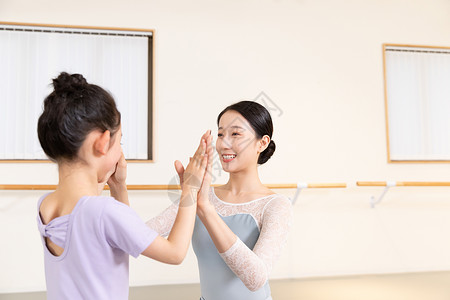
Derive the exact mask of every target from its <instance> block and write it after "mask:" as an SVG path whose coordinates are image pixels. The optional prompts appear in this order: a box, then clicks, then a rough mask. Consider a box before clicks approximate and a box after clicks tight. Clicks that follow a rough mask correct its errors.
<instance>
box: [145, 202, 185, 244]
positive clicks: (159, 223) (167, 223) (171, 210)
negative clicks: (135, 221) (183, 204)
mask: <svg viewBox="0 0 450 300" xmlns="http://www.w3.org/2000/svg"><path fill="white" fill-rule="evenodd" d="M179 204H180V201H179V200H178V201H177V202H175V203H173V204H172V205H170V206H169V207H168V208H166V209H165V210H164V211H163V212H162V213H160V214H159V215H157V216H156V217H153V218H152V219H150V220H148V221H147V222H145V224H146V225H147V226H148V227H150V228H151V229H153V230H154V231H156V232H157V233H158V234H159V235H161V236H163V237H167V236H168V235H169V233H170V231H171V230H172V226H173V223H174V222H175V218H176V217H177V213H178V205H179Z"/></svg>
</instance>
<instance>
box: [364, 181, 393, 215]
mask: <svg viewBox="0 0 450 300" xmlns="http://www.w3.org/2000/svg"><path fill="white" fill-rule="evenodd" d="M394 186H397V182H395V181H387V182H386V187H385V188H384V191H383V193H381V195H380V196H379V197H378V199H377V200H375V196H371V197H370V207H371V208H375V205H377V204H378V203H380V202H381V201H382V200H383V198H384V196H385V195H386V193H387V192H388V191H389V189H390V188H391V187H394Z"/></svg>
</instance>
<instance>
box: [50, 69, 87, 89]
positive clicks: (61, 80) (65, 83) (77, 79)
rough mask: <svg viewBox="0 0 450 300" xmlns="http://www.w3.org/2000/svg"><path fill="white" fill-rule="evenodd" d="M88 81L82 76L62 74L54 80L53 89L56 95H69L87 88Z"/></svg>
mask: <svg viewBox="0 0 450 300" xmlns="http://www.w3.org/2000/svg"><path fill="white" fill-rule="evenodd" d="M87 84H88V83H87V81H86V79H85V78H84V77H83V75H81V74H72V75H70V74H68V73H66V72H62V73H61V74H59V76H58V77H57V78H55V79H53V88H54V89H55V92H56V93H68V92H74V91H79V90H81V89H83V88H84V87H86V86H87Z"/></svg>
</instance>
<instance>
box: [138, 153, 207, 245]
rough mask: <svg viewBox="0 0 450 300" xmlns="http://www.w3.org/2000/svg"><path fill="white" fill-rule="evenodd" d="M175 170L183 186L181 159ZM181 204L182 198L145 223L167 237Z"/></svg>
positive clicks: (177, 162)
mask: <svg viewBox="0 0 450 300" xmlns="http://www.w3.org/2000/svg"><path fill="white" fill-rule="evenodd" d="M208 159H209V158H208ZM174 165H175V170H176V171H177V173H178V176H179V177H180V185H181V186H183V173H184V167H183V165H182V164H181V162H180V161H178V160H177V161H175V163H174ZM179 205H180V200H178V201H176V202H174V203H173V204H172V205H170V206H169V207H168V208H166V209H165V210H164V211H163V212H162V213H160V214H159V215H157V216H156V217H153V218H151V219H150V220H148V221H147V222H145V224H146V225H147V226H148V227H150V228H151V229H153V230H154V231H156V232H157V233H158V234H159V235H161V236H163V237H167V236H168V235H169V233H170V231H171V230H172V226H173V223H174V222H175V218H176V217H177V212H178V206H179Z"/></svg>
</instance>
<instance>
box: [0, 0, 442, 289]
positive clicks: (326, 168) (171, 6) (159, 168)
mask: <svg viewBox="0 0 450 300" xmlns="http://www.w3.org/2000/svg"><path fill="white" fill-rule="evenodd" d="M0 21H10V22H27V23H46V24H70V25H87V26H107V27H108V26H110V27H127V28H152V29H156V53H155V55H156V79H155V106H156V132H155V133H156V140H155V142H156V151H157V153H156V162H155V163H153V164H130V165H129V180H128V183H129V184H166V183H169V182H170V181H171V180H172V179H173V176H174V171H173V167H172V165H173V164H172V162H173V161H174V160H175V159H182V160H183V161H184V162H186V161H187V157H188V156H189V155H190V154H191V153H192V151H193V150H194V147H195V144H196V143H197V141H198V138H199V137H200V135H201V133H202V131H204V130H206V129H209V128H211V129H213V130H215V129H216V128H215V119H216V116H217V114H218V113H219V112H220V110H221V109H223V108H224V107H225V106H226V105H228V104H230V103H233V102H235V101H238V100H242V99H253V98H254V97H255V96H256V95H258V94H259V93H260V92H261V91H264V92H265V93H266V94H267V95H268V96H269V97H270V98H271V99H272V100H273V101H274V102H275V103H276V104H277V105H278V106H279V107H280V108H281V109H282V111H283V113H282V115H281V116H274V122H275V134H274V140H275V142H276V143H277V147H278V148H277V151H276V154H275V156H274V157H273V158H272V159H271V160H270V161H269V162H268V163H267V164H266V165H264V166H262V167H261V168H260V173H261V177H262V179H263V182H266V183H292V182H297V181H307V182H346V183H348V184H349V188H348V189H344V190H306V191H303V192H302V194H301V196H300V199H299V201H298V203H297V205H296V207H295V226H294V228H293V230H292V233H291V239H290V242H289V244H288V247H287V248H286V249H285V251H284V255H283V257H282V259H281V260H280V262H279V263H278V264H277V265H276V267H275V270H274V272H273V277H274V278H275V277H278V278H279V277H307V276H333V275H345V274H368V273H389V272H412V271H431V270H448V269H450V256H449V255H448V253H450V239H448V238H447V235H446V232H448V229H450V210H449V208H450V201H449V200H450V197H449V192H450V189H449V188H395V189H393V190H392V191H391V192H389V194H388V196H387V198H386V201H385V202H383V203H382V204H381V205H379V206H378V207H377V208H376V209H370V208H369V206H368V198H369V197H370V195H372V194H378V193H381V191H382V188H358V187H355V181H357V180H402V181H408V180H411V181H426V180H429V181H450V165H449V164H388V163H387V162H386V138H385V120H384V98H383V75H382V52H381V44H382V43H404V44H420V45H438V46H450V2H449V1H447V0H411V1H404V0H391V1H380V0H367V1H356V0H355V1H350V0H345V1H331V0H330V1H325V0H319V1H308V0H303V1H301V0H298V1H294V0H278V1H269V0H259V1H256V0H255V1H250V0H241V1H236V0H234V1H201V0H193V1H181V0H178V1H149V0H146V1H143V0H129V1H116V0H110V1H105V0H97V1H92V0H91V1H87V0H79V1H49V0H42V1H30V0H0ZM199 116H201V117H199ZM1 130H4V129H3V128H2V129H1ZM216 175H217V176H218V175H219V174H218V173H217V174H216ZM225 181H226V176H225V175H224V174H222V176H218V179H217V181H216V183H221V182H225ZM56 182H57V173H56V168H55V166H54V165H52V164H2V165H0V183H2V184H55V183H56ZM280 192H283V193H286V194H287V195H293V193H294V191H292V190H286V191H280ZM41 194H42V193H40V192H24V191H9V192H8V191H0V232H1V237H2V242H1V247H0V266H1V268H0V269H1V271H0V293H1V292H11V291H26V290H43V289H44V288H45V280H44V275H43V274H44V271H43V262H42V246H41V244H40V241H39V237H38V232H37V229H36V221H35V210H36V201H37V198H38V197H39V195H41ZM130 194H131V198H132V205H133V207H134V208H135V209H136V210H137V211H138V212H139V214H140V215H141V216H142V217H143V218H147V217H149V216H152V215H155V214H156V213H157V212H159V211H160V210H162V209H163V208H164V207H165V206H166V205H168V204H169V203H170V201H169V197H168V195H167V192H131V193H130ZM131 260H132V265H131V275H130V277H131V278H130V281H131V284H132V285H141V284H157V283H181V282H196V281H198V272H197V268H196V260H195V256H194V255H193V253H192V252H190V253H189V256H188V258H187V260H186V261H185V262H184V263H183V265H182V266H178V267H172V266H165V265H162V264H159V263H155V262H152V261H150V260H148V259H138V260H137V261H136V260H134V259H131Z"/></svg>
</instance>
